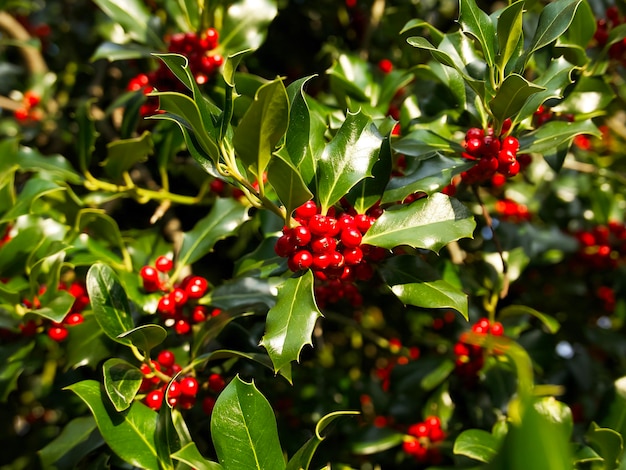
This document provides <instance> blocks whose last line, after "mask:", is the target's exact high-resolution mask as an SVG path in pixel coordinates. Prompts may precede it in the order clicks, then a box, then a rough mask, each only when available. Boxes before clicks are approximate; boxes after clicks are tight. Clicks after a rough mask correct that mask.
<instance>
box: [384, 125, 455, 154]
mask: <svg viewBox="0 0 626 470" xmlns="http://www.w3.org/2000/svg"><path fill="white" fill-rule="evenodd" d="M392 147H393V149H394V150H395V151H396V152H399V153H403V154H405V155H410V156H413V157H422V156H426V155H431V154H432V153H433V152H437V151H438V152H448V153H461V152H463V151H464V150H465V149H463V147H462V146H461V145H460V144H459V143H458V142H456V141H454V140H451V139H448V138H446V137H444V136H441V135H439V134H437V133H436V132H434V131H432V130H430V129H415V130H413V131H411V132H410V133H408V134H406V135H405V136H403V137H402V138H400V139H398V140H397V141H395V142H394V143H393V145H392Z"/></svg>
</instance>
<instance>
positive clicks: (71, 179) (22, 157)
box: [5, 141, 83, 184]
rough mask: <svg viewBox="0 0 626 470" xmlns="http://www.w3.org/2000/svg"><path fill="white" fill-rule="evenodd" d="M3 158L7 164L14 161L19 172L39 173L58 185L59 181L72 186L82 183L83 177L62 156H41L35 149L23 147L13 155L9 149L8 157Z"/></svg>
mask: <svg viewBox="0 0 626 470" xmlns="http://www.w3.org/2000/svg"><path fill="white" fill-rule="evenodd" d="M9 142H10V141H9ZM5 158H7V160H9V162H11V160H12V159H15V163H16V164H17V166H18V167H19V171H20V172H28V171H32V172H35V173H40V174H42V175H46V177H48V178H50V179H53V180H55V181H57V182H59V183H60V182H61V181H65V182H68V183H72V184H82V183H83V177H82V176H81V175H80V174H79V173H77V172H76V170H75V169H74V167H73V166H72V164H71V163H70V162H69V161H68V160H67V158H65V157H63V156H62V155H54V154H53V155H43V154H42V153H40V152H39V151H38V150H36V149H35V148H32V147H26V146H23V147H19V150H18V153H17V154H13V149H10V150H9V155H5Z"/></svg>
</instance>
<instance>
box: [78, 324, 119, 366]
mask: <svg viewBox="0 0 626 470" xmlns="http://www.w3.org/2000/svg"><path fill="white" fill-rule="evenodd" d="M114 345H115V343H113V342H112V341H111V340H109V337H108V336H106V335H105V334H104V331H102V328H100V325H99V324H98V322H97V320H96V317H95V315H94V314H93V313H85V314H83V322H82V323H80V324H78V325H73V326H72V327H71V329H70V335H69V339H68V340H67V342H66V348H67V356H66V357H67V364H66V369H70V368H77V367H90V368H91V369H95V368H96V367H97V366H99V365H100V364H101V363H102V361H103V360H105V359H107V358H108V357H110V356H111V350H112V349H113V348H112V346H114Z"/></svg>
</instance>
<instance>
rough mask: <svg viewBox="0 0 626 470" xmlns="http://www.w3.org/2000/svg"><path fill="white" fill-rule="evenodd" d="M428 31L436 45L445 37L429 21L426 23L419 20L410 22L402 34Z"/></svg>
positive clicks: (404, 27)
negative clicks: (412, 31)
mask: <svg viewBox="0 0 626 470" xmlns="http://www.w3.org/2000/svg"><path fill="white" fill-rule="evenodd" d="M424 28H425V29H427V30H428V32H429V33H430V35H431V37H432V38H433V39H434V40H435V43H436V44H439V43H440V42H441V40H442V39H443V37H444V34H443V33H442V32H441V31H439V30H438V29H437V28H435V27H434V26H433V25H432V24H431V23H430V22H429V21H425V20H422V19H419V18H415V19H412V20H409V21H408V22H407V23H406V24H405V25H404V26H403V27H402V30H400V34H404V33H406V32H407V31H411V30H412V29H424Z"/></svg>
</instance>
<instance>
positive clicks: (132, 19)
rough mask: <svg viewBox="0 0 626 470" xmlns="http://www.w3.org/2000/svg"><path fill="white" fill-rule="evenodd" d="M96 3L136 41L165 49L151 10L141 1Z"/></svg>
mask: <svg viewBox="0 0 626 470" xmlns="http://www.w3.org/2000/svg"><path fill="white" fill-rule="evenodd" d="M95 3H96V5H98V6H99V7H100V8H101V9H102V11H103V12H104V13H105V14H106V15H107V16H108V17H109V18H110V19H111V20H113V21H115V22H117V23H118V24H119V25H120V26H122V28H124V31H126V33H127V34H128V35H129V36H130V37H132V38H133V39H134V40H135V41H137V42H139V43H142V44H146V45H150V46H152V47H155V48H158V49H160V48H161V47H163V41H162V40H161V38H160V37H159V35H158V34H157V32H156V31H155V29H154V25H153V20H152V17H151V15H150V10H149V9H148V7H147V6H146V4H145V3H144V2H142V1H141V0H95Z"/></svg>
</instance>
